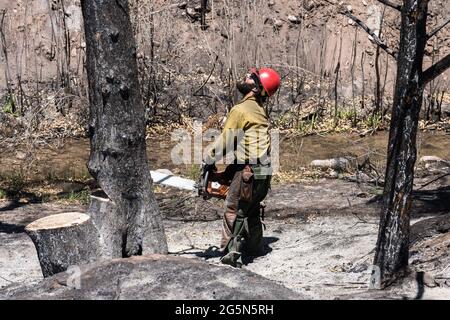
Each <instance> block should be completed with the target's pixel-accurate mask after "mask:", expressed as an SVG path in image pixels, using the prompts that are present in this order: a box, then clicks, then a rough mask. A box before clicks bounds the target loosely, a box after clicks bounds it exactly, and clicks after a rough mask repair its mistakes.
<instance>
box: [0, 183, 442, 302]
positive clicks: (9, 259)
mask: <svg viewBox="0 0 450 320" xmlns="http://www.w3.org/2000/svg"><path fill="white" fill-rule="evenodd" d="M419 180H420V179H419ZM428 180H429V179H428ZM419 182H420V181H419ZM419 182H418V183H419ZM442 183H445V181H443V182H442ZM430 187H431V186H430ZM433 187H434V188H433V189H429V190H427V191H424V193H423V194H420V193H417V194H415V201H414V208H413V215H412V221H411V223H412V233H413V235H412V238H413V239H414V241H413V242H414V243H413V245H412V249H411V258H410V264H411V270H412V273H411V275H410V276H408V277H407V278H406V279H405V280H404V281H402V283H399V284H396V285H394V286H392V287H391V288H389V289H387V290H383V291H380V290H369V289H368V287H369V277H370V272H371V263H372V260H373V254H374V251H373V249H374V246H375V243H376V239H377V231H378V213H379V207H380V204H379V201H378V200H377V199H378V198H377V197H376V196H373V195H372V194H371V193H370V191H371V190H372V189H373V186H372V185H369V184H364V185H363V184H357V183H353V182H346V181H343V180H338V179H321V180H318V181H309V182H305V183H301V184H289V185H279V186H274V187H273V189H272V190H271V191H270V193H269V196H268V198H267V209H266V216H267V218H266V219H265V224H266V228H267V229H266V230H265V233H264V254H263V255H262V256H259V257H255V258H247V259H246V260H245V261H244V268H245V269H247V270H250V271H252V272H255V273H257V274H259V275H262V276H264V277H266V278H268V279H271V280H275V281H277V282H278V283H280V284H282V285H284V286H286V287H288V288H290V289H293V290H294V291H296V292H299V293H301V294H302V295H304V296H306V297H308V298H310V299H374V298H382V299H391V298H392V299H412V298H416V297H420V298H423V299H450V281H449V280H447V279H450V268H449V266H450V263H449V262H450V259H449V254H448V253H447V251H448V250H446V249H448V247H447V245H449V243H448V242H449V241H448V240H446V239H447V238H449V237H448V235H449V233H446V230H447V229H446V230H444V232H443V231H442V226H441V229H439V230H440V231H439V232H435V233H433V231H430V230H432V229H433V227H430V226H432V224H430V223H428V224H424V222H427V221H433V219H440V221H449V220H450V219H449V218H448V217H449V216H450V206H448V201H449V199H450V190H448V188H447V187H442V186H439V185H434V186H433ZM431 194H433V195H434V198H433V197H431V196H430V195H431ZM433 199H434V200H433ZM195 201H197V202H198V203H201V204H203V205H205V203H204V201H203V200H201V199H195ZM433 201H437V202H438V205H437V206H436V204H435V203H433ZM206 207H207V208H208V210H210V211H211V210H212V211H214V212H216V213H217V215H211V214H210V215H202V212H198V213H199V214H200V215H197V218H198V219H195V218H193V216H188V215H186V213H184V214H178V215H173V216H170V215H168V214H167V212H166V213H165V216H166V219H165V230H166V235H167V240H168V244H169V251H170V254H171V255H179V256H183V257H189V258H193V259H201V260H204V261H206V262H207V263H212V264H220V262H219V258H220V254H219V253H218V252H217V247H216V246H217V245H218V243H219V240H220V225H221V220H220V219H219V212H220V210H221V209H220V203H215V204H214V205H210V206H208V203H206ZM206 207H204V208H206ZM197 208H198V206H197ZM74 210H78V211H84V210H86V207H84V206H75V207H74V206H70V207H65V206H62V205H55V204H11V203H8V202H6V201H3V202H0V256H1V257H2V259H1V260H0V290H1V288H4V287H6V286H8V285H11V284H13V283H14V284H19V283H20V284H24V285H25V284H31V283H35V282H38V281H40V280H41V279H42V275H41V271H40V267H39V262H38V260H37V256H36V251H35V249H34V246H33V243H32V242H31V240H30V239H29V238H28V236H27V235H26V234H25V233H24V232H23V230H24V226H25V225H26V224H28V223H29V222H31V221H33V220H35V219H37V218H40V217H43V216H45V215H49V214H55V213H61V212H64V211H74ZM200 211H201V210H200ZM204 211H205V212H206V211H207V210H206V209H205V210H204ZM163 212H164V211H163ZM205 217H207V219H205ZM202 220H203V221H202ZM205 220H208V221H205ZM419 224H422V225H426V226H427V227H426V228H424V227H423V226H422V227H421V228H415V226H417V225H419ZM449 229H450V228H449ZM415 230H416V231H415ZM433 230H434V229H433ZM419 231H420V232H419ZM414 232H416V233H414ZM436 235H437V237H442V236H445V237H446V238H445V239H443V240H442V241H438V242H436V241H437V240H436V239H437V238H436ZM430 241H435V243H434V245H432V247H431V249H430V246H431V245H430ZM433 255H434V256H433ZM430 260H431V261H432V262H430ZM436 261H437V262H439V263H436ZM225 267H227V268H228V266H225ZM229 268H231V267H229ZM415 271H425V273H424V274H421V273H420V272H419V273H416V272H415ZM237 272H238V271H237ZM419 275H421V276H422V278H420V277H419Z"/></svg>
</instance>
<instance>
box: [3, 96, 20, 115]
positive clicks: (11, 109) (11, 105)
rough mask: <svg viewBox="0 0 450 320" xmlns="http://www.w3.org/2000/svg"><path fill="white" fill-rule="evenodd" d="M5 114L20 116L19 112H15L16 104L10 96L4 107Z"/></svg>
mask: <svg viewBox="0 0 450 320" xmlns="http://www.w3.org/2000/svg"><path fill="white" fill-rule="evenodd" d="M3 112H4V113H8V114H11V115H13V116H14V117H17V116H19V114H18V113H17V111H15V102H14V98H13V97H12V96H8V98H7V99H6V102H5V104H4V105H3Z"/></svg>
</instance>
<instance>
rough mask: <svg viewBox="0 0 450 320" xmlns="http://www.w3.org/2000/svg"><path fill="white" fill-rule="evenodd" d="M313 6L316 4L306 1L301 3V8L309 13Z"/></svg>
mask: <svg viewBox="0 0 450 320" xmlns="http://www.w3.org/2000/svg"><path fill="white" fill-rule="evenodd" d="M315 5H316V4H315V3H314V1H307V0H305V1H303V8H304V9H305V10H306V11H311V10H312V9H314V7H315Z"/></svg>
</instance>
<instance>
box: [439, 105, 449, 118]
mask: <svg viewBox="0 0 450 320" xmlns="http://www.w3.org/2000/svg"><path fill="white" fill-rule="evenodd" d="M441 112H442V114H443V115H445V116H447V117H450V104H448V103H445V102H443V103H442V105H441Z"/></svg>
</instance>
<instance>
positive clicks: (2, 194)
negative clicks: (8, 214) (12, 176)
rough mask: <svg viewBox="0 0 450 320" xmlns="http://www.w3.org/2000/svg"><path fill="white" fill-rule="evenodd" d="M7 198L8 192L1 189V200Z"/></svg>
mask: <svg viewBox="0 0 450 320" xmlns="http://www.w3.org/2000/svg"><path fill="white" fill-rule="evenodd" d="M5 198H6V191H5V190H3V189H0V199H5Z"/></svg>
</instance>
